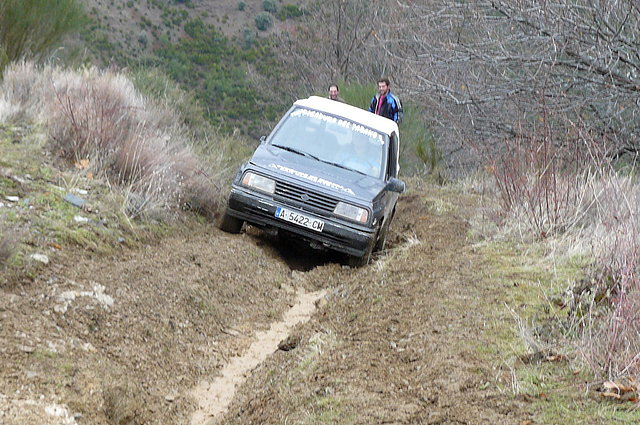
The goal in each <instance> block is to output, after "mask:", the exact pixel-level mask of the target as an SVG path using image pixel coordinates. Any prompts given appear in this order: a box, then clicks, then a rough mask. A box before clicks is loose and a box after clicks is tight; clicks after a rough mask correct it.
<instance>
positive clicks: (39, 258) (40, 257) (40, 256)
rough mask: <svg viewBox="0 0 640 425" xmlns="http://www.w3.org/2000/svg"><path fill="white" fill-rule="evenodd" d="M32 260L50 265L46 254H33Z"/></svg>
mask: <svg viewBox="0 0 640 425" xmlns="http://www.w3.org/2000/svg"><path fill="white" fill-rule="evenodd" d="M30 258H31V259H32V260H35V261H37V262H39V263H42V264H49V257H47V256H46V255H44V254H31V256H30Z"/></svg>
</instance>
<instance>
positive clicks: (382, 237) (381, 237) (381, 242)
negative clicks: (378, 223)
mask: <svg viewBox="0 0 640 425" xmlns="http://www.w3.org/2000/svg"><path fill="white" fill-rule="evenodd" d="M395 214H396V209H395V207H394V208H393V211H392V212H391V217H389V220H387V222H386V223H385V225H384V226H383V227H382V228H381V229H380V231H379V232H378V240H377V241H376V246H375V247H374V248H373V250H374V252H378V251H384V247H385V245H386V244H387V235H388V234H389V227H391V220H393V216H394V215H395Z"/></svg>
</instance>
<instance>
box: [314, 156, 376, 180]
mask: <svg viewBox="0 0 640 425" xmlns="http://www.w3.org/2000/svg"><path fill="white" fill-rule="evenodd" d="M319 161H320V162H324V163H325V164H329V165H333V166H335V167H339V168H343V169H345V170H349V171H355V172H356V173H360V174H362V175H363V176H366V175H368V174H367V173H363V172H362V171H360V170H355V169H353V168H351V167H347V166H346V165H342V164H338V163H337V162H331V161H325V160H324V159H320V160H319Z"/></svg>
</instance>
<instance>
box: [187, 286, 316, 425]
mask: <svg viewBox="0 0 640 425" xmlns="http://www.w3.org/2000/svg"><path fill="white" fill-rule="evenodd" d="M325 294H326V291H325V290H319V291H315V292H304V291H301V292H299V293H298V294H297V297H296V301H295V304H294V305H293V307H291V308H290V309H289V310H288V311H287V312H286V313H285V314H284V317H283V318H282V320H281V321H279V322H274V323H272V324H271V327H270V328H269V329H268V330H267V331H263V332H258V333H257V334H256V335H255V337H254V342H253V343H252V344H251V346H250V347H249V348H248V350H247V351H246V352H245V353H244V354H243V355H241V356H238V357H234V358H232V359H230V361H229V362H228V363H227V365H226V366H225V367H224V368H223V369H222V371H221V373H220V376H218V377H217V378H216V379H215V380H213V381H212V382H207V381H203V382H200V383H199V384H198V385H197V386H196V387H195V388H194V389H193V391H192V394H191V395H192V396H193V398H194V399H195V400H196V403H197V405H198V408H197V410H196V411H195V412H194V413H193V415H192V416H191V422H190V423H191V425H210V424H215V423H217V420H218V419H219V418H220V417H221V416H222V415H223V414H224V413H225V412H226V411H227V408H228V406H229V405H230V404H231V402H232V400H233V397H234V395H235V392H236V389H237V388H239V387H240V385H242V383H243V382H244V381H246V379H247V374H248V372H250V371H251V370H252V369H254V368H255V367H256V366H258V365H259V364H260V363H262V362H263V361H264V360H265V359H266V358H267V357H268V356H269V355H270V354H271V353H273V352H274V351H275V350H276V349H277V348H278V343H279V342H280V341H282V340H283V339H284V338H286V337H287V336H288V335H289V332H290V331H291V329H293V327H294V326H296V325H297V324H299V323H304V322H306V321H308V320H309V318H310V317H311V315H312V314H313V312H314V311H315V309H316V307H315V305H316V302H317V301H318V300H320V299H321V298H322V297H324V296H325Z"/></svg>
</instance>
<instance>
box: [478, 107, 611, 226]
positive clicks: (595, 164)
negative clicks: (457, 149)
mask: <svg viewBox="0 0 640 425" xmlns="http://www.w3.org/2000/svg"><path fill="white" fill-rule="evenodd" d="M558 120H562V117H554V118H550V117H547V119H545V120H544V121H543V123H542V124H541V125H540V126H539V127H538V128H534V132H533V133H531V134H527V133H521V134H522V135H521V136H519V137H515V138H510V139H506V140H504V142H503V147H502V149H501V151H502V153H501V154H499V155H495V154H494V153H493V150H490V151H488V152H486V153H485V154H486V157H487V161H488V162H489V163H490V164H491V166H490V168H489V169H490V171H491V173H492V175H493V176H494V178H495V181H496V185H497V188H498V193H499V195H500V199H501V201H502V208H503V209H504V211H505V213H506V214H507V215H511V216H512V218H514V220H512V221H514V222H518V223H522V222H524V223H526V224H525V229H523V230H524V231H525V232H526V233H533V234H534V235H536V236H537V237H547V236H550V235H552V234H554V235H558V234H562V233H564V232H566V231H567V229H569V228H572V227H575V226H584V225H585V218H586V212H587V211H588V210H589V208H590V205H592V204H593V202H594V200H593V192H592V191H591V190H590V189H591V188H592V185H593V182H594V181H595V180H597V179H598V178H600V176H601V175H602V173H603V170H606V169H609V165H608V160H607V158H605V157H604V156H603V154H602V147H601V144H600V143H598V142H597V141H596V140H595V139H594V138H593V137H591V136H590V135H589V134H588V133H585V132H584V130H582V129H581V128H578V127H577V126H576V127H575V128H574V133H573V134H554V131H553V125H552V124H551V123H552V122H557V121H558ZM559 139H563V140H562V141H561V142H559Z"/></svg>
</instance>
